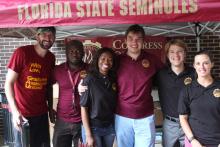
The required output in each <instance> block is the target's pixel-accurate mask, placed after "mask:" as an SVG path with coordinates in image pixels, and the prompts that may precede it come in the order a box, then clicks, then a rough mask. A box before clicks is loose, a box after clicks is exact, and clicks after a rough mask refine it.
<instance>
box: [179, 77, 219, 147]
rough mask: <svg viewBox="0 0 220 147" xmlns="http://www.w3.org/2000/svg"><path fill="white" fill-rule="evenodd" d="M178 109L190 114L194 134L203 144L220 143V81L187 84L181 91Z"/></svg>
mask: <svg viewBox="0 0 220 147" xmlns="http://www.w3.org/2000/svg"><path fill="white" fill-rule="evenodd" d="M178 111H179V114H180V115H185V114H187V115H188V116H189V124H190V127H191V129H192V132H193V135H194V136H195V138H196V139H198V140H199V141H200V142H201V143H202V144H203V145H217V144H220V81H218V82H217V81H215V82H213V83H212V84H211V85H209V86H208V87H203V86H202V85H200V84H199V83H198V82H197V81H193V82H192V84H189V85H187V86H186V87H185V88H184V89H183V90H182V91H181V93H180V99H179V105H178ZM216 147H217V146H216Z"/></svg>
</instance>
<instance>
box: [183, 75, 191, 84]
mask: <svg viewBox="0 0 220 147" xmlns="http://www.w3.org/2000/svg"><path fill="white" fill-rule="evenodd" d="M191 83H192V78H191V77H187V78H185V79H184V84H185V85H188V84H191Z"/></svg>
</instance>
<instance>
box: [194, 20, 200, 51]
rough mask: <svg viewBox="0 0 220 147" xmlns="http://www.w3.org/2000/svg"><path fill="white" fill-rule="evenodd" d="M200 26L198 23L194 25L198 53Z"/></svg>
mask: <svg viewBox="0 0 220 147" xmlns="http://www.w3.org/2000/svg"><path fill="white" fill-rule="evenodd" d="M199 32H200V25H199V22H197V23H195V34H196V48H197V51H200V34H199Z"/></svg>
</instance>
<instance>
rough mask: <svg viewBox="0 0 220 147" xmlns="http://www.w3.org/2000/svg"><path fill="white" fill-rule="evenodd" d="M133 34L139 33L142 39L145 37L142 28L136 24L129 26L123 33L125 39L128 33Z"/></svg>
mask: <svg viewBox="0 0 220 147" xmlns="http://www.w3.org/2000/svg"><path fill="white" fill-rule="evenodd" d="M130 32H133V33H141V35H142V37H143V38H144V37H145V31H144V29H143V27H142V26H140V25H138V24H134V25H131V26H130V27H129V28H128V29H127V30H126V32H125V37H126V38H127V36H128V33H130Z"/></svg>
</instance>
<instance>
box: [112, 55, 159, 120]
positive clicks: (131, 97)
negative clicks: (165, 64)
mask: <svg viewBox="0 0 220 147" xmlns="http://www.w3.org/2000/svg"><path fill="white" fill-rule="evenodd" d="M161 66H162V64H161V62H160V60H159V59H157V57H155V56H154V55H152V54H149V53H147V52H145V51H142V52H141V54H140V56H139V57H138V58H137V60H133V59H132V58H131V57H130V56H128V55H127V54H122V55H120V64H119V70H118V72H117V75H118V80H117V82H118V88H119V89H118V91H119V93H118V101H117V108H116V114H119V115H121V116H124V117H128V118H134V119H137V118H143V117H147V116H149V115H152V114H153V99H152V96H151V87H152V80H153V79H152V77H153V76H154V74H155V73H156V72H157V71H158V70H159V69H160V68H161Z"/></svg>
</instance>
